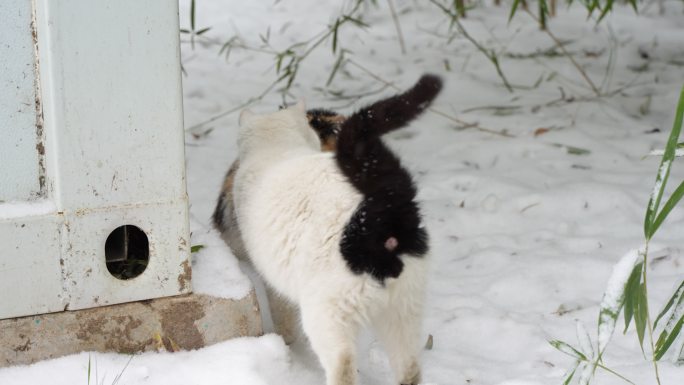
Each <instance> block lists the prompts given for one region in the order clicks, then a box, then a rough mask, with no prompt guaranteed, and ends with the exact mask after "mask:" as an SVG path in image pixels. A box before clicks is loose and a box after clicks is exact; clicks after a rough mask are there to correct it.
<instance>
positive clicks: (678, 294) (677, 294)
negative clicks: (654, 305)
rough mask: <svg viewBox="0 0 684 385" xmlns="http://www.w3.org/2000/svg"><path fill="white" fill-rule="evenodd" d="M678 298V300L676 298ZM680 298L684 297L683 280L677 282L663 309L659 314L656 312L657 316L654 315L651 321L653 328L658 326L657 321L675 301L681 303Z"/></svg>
mask: <svg viewBox="0 0 684 385" xmlns="http://www.w3.org/2000/svg"><path fill="white" fill-rule="evenodd" d="M678 298H679V300H677V299H678ZM682 299H684V281H682V283H680V284H679V287H678V288H677V290H675V292H674V294H672V298H670V300H669V301H667V304H666V305H665V307H664V308H663V310H662V311H661V312H660V314H658V317H656V320H655V322H654V323H653V328H654V329H655V328H657V327H658V321H660V319H661V318H663V316H665V314H667V312H668V311H669V310H670V308H671V307H672V305H674V303H675V302H677V303H681V302H682Z"/></svg>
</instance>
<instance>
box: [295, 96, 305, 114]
mask: <svg viewBox="0 0 684 385" xmlns="http://www.w3.org/2000/svg"><path fill="white" fill-rule="evenodd" d="M304 104H305V103H304V98H302V99H299V101H298V102H297V104H295V108H296V109H297V110H299V111H301V112H306V106H305V105H304Z"/></svg>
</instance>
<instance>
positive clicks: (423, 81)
mask: <svg viewBox="0 0 684 385" xmlns="http://www.w3.org/2000/svg"><path fill="white" fill-rule="evenodd" d="M441 90H442V80H441V79H440V78H439V77H438V76H436V75H430V74H427V75H423V76H421V78H420V79H419V80H418V82H417V83H416V85H414V86H413V88H411V89H410V90H408V91H406V92H404V93H402V94H399V95H396V96H393V97H390V98H387V99H383V100H380V101H378V102H375V103H373V104H371V105H369V106H366V107H363V108H361V109H360V110H358V111H357V112H355V113H354V114H352V115H351V116H349V118H347V120H346V121H345V122H344V123H343V124H342V126H341V127H340V132H339V135H338V138H337V151H338V152H339V151H342V152H347V151H352V152H353V150H354V147H355V145H356V144H358V143H359V141H363V140H364V139H368V138H372V137H379V136H381V135H383V134H386V133H388V132H390V131H393V130H396V129H398V128H401V127H404V126H406V125H407V124H408V123H410V122H411V121H412V120H413V119H415V118H417V117H418V116H419V115H420V114H421V113H422V112H423V111H425V109H427V108H428V107H429V106H430V103H432V101H433V100H434V99H435V97H436V96H437V94H439V92H440V91H441Z"/></svg>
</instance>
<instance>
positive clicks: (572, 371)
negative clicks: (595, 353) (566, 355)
mask: <svg viewBox="0 0 684 385" xmlns="http://www.w3.org/2000/svg"><path fill="white" fill-rule="evenodd" d="M580 362H581V361H579V360H577V361H575V365H574V366H573V368H572V369H570V370H568V374H566V375H565V380H564V381H563V385H568V384H570V381H572V377H574V376H575V372H576V371H577V367H579V365H580Z"/></svg>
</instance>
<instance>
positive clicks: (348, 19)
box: [342, 15, 370, 28]
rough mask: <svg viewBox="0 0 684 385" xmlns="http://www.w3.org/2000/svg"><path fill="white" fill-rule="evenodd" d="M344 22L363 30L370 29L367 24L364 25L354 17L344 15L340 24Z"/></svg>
mask: <svg viewBox="0 0 684 385" xmlns="http://www.w3.org/2000/svg"><path fill="white" fill-rule="evenodd" d="M345 21H350V22H351V23H352V24H354V25H356V26H357V27H363V28H368V27H370V26H369V25H368V24H366V23H364V22H363V21H361V20H360V19H357V18H355V17H351V16H349V15H344V16H343V17H342V22H345Z"/></svg>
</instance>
